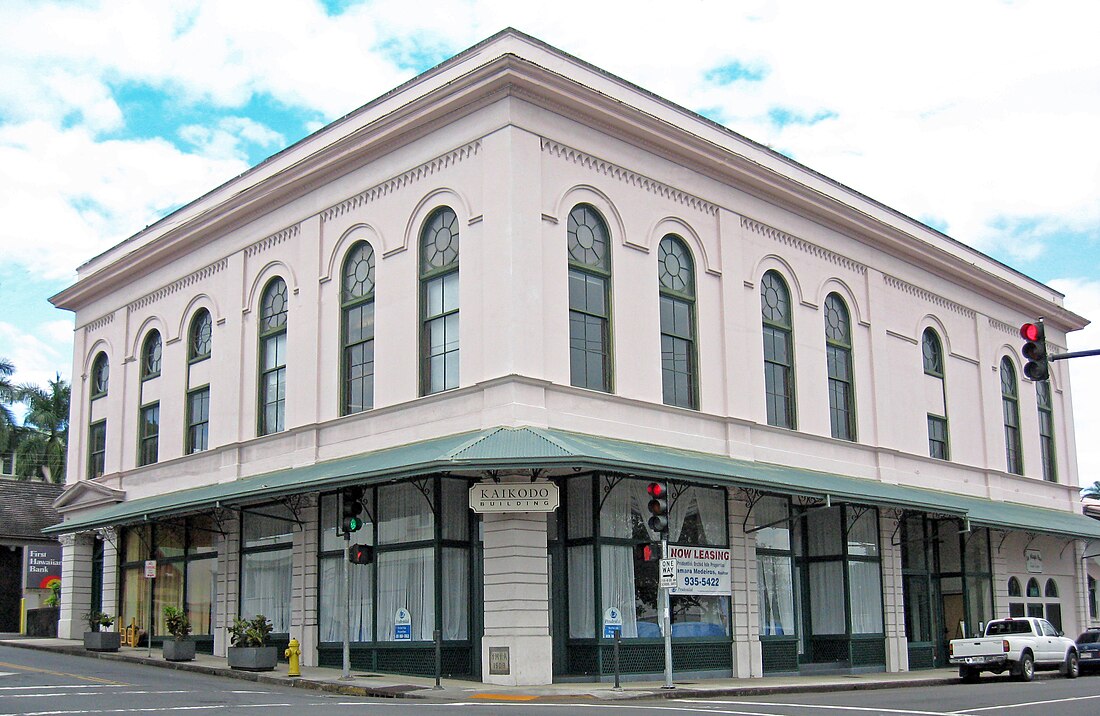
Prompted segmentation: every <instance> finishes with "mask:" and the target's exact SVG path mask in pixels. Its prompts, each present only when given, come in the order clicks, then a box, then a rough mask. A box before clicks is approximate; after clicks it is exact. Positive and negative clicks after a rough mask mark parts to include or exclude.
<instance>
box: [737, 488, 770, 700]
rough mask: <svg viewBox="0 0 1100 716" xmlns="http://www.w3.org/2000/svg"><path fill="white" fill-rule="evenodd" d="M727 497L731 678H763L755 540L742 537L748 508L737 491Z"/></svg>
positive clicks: (751, 537) (745, 535) (749, 537)
mask: <svg viewBox="0 0 1100 716" xmlns="http://www.w3.org/2000/svg"><path fill="white" fill-rule="evenodd" d="M728 494H729V499H728V503H729V520H730V521H729V535H730V559H731V560H732V562H733V564H732V567H731V573H730V579H731V582H732V586H733V595H732V596H731V597H730V610H731V612H732V614H731V618H732V624H731V625H730V626H731V628H732V630H733V676H734V678H736V679H747V678H749V677H752V676H763V675H764V661H763V656H762V654H761V651H760V607H759V595H758V593H757V589H758V587H757V580H756V538H755V537H753V535H751V534H745V528H744V524H745V518H746V517H747V516H748V514H749V507H748V505H746V504H745V503H744V502H743V501H741V500H740V499H738V498H737V492H736V491H730V492H728Z"/></svg>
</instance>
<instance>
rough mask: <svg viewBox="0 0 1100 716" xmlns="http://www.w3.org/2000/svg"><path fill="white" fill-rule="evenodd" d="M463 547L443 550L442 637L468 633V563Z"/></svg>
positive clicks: (453, 638)
mask: <svg viewBox="0 0 1100 716" xmlns="http://www.w3.org/2000/svg"><path fill="white" fill-rule="evenodd" d="M469 562H470V560H469V555H468V553H467V551H466V550H464V549H444V550H443V587H444V588H443V638H444V639H448V640H455V639H468V638H469V634H470V606H469V605H470V564H469Z"/></svg>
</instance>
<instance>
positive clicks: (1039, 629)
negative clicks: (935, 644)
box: [949, 617, 1080, 683]
mask: <svg viewBox="0 0 1100 716" xmlns="http://www.w3.org/2000/svg"><path fill="white" fill-rule="evenodd" d="M949 653H950V661H951V663H952V664H957V665H958V667H959V677H960V678H962V680H963V681H965V682H966V683H974V682H976V681H977V680H978V678H979V676H980V675H981V673H982V672H983V671H992V672H993V673H994V674H1000V673H1002V672H1004V671H1006V670H1007V671H1010V672H1011V673H1012V675H1013V676H1015V677H1016V678H1018V679H1020V680H1021V681H1031V679H1032V677H1034V676H1035V670H1036V669H1061V670H1062V673H1063V674H1064V675H1065V676H1066V677H1067V678H1070V679H1075V678H1077V674H1078V673H1079V672H1080V662H1079V661H1078V655H1077V643H1076V642H1075V641H1074V640H1073V639H1070V638H1068V637H1065V636H1063V635H1062V632H1060V631H1058V630H1057V629H1055V628H1054V626H1053V625H1052V624H1051V623H1050V622H1048V621H1047V620H1046V619H1036V618H1034V617H1020V618H1018V619H1012V618H1009V619H994V620H993V621H991V622H989V624H986V627H985V636H984V637H972V638H970V639H952V640H951V643H950V645H949Z"/></svg>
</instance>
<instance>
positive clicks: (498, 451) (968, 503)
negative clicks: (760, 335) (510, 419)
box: [46, 427, 1100, 539]
mask: <svg viewBox="0 0 1100 716" xmlns="http://www.w3.org/2000/svg"><path fill="white" fill-rule="evenodd" d="M575 469H581V470H601V471H608V472H615V473H619V474H631V475H637V476H639V477H645V478H656V479H677V480H687V481H690V482H696V483H701V484H709V485H715V486H727V487H741V488H745V489H750V490H757V491H761V492H769V493H775V494H782V495H799V496H804V497H810V498H816V499H820V500H828V501H834V502H847V503H856V504H863V505H874V506H882V507H893V508H897V509H900V510H913V511H918V512H927V513H932V514H938V515H947V516H954V517H958V518H961V519H964V520H967V521H968V522H969V523H970V524H971V525H972V526H985V527H994V528H998V529H1011V530H1022V531H1027V532H1035V533H1043V534H1054V535H1060V536H1066V537H1081V538H1085V539H1100V521H1097V520H1093V519H1091V518H1089V517H1086V516H1085V515H1084V514H1079V513H1074V512H1069V511H1059V510H1051V509H1046V508H1040V507H1032V506H1029V505H1024V504H1018V503H1007V502H998V501H994V500H989V499H983V498H978V497H967V496H963V495H958V494H955V493H949V492H941V491H938V490H926V489H922V488H917V487H906V486H904V485H894V484H890V483H885V482H880V481H878V480H869V479H865V478H857V477H845V476H841V475H834V474H831V473H825V472H817V471H814V470H808V469H804V468H797V467H788V466H782V465H773V464H767V463H760V462H753V461H748V460H738V459H734V458H730V457H725V456H721V455H714V454H710V453H701V452H694V451H690V450H679V449H675V448H669V447H662V446H657V445H649V444H643V443H637V442H631V441H627V440H616V439H612V438H604V437H599V436H594V435H582V434H579V433H572V432H567V431H564V430H555V429H547V428H533V427H518V428H508V427H498V428H490V429H487V430H481V431H477V432H473V433H462V434H458V435H449V436H446V437H442V438H434V439H431V440H425V441H422V442H419V443H414V444H411V445H402V446H399V447H393V448H387V449H384V450H377V451H374V452H371V453H365V454H363V455H358V456H355V457H351V458H343V459H340V460H331V461H328V462H324V463H318V464H316V465H310V466H307V467H299V468H291V469H287V470H280V471H276V472H271V473H267V474H263V475H257V476H254V477H248V478H243V479H240V480H235V481H232V482H225V483H218V484H214V485H206V486H203V487H196V488H192V489H189V490H181V491H178V492H171V493H165V494H160V495H156V496H152V497H145V498H141V499H137V500H128V501H122V502H118V503H117V504H114V505H110V506H106V507H99V508H98V509H94V510H89V511H86V512H84V513H83V514H80V515H79V516H74V517H73V518H71V519H68V520H66V521H65V522H64V523H62V524H59V525H55V526H53V527H50V528H49V529H48V530H46V531H47V532H48V533H65V532H76V531H80V530H86V529H92V528H95V527H101V526H107V525H122V524H127V523H136V522H142V521H146V520H155V519H157V518H160V517H167V516H170V515H180V514H185V513H188V512H191V513H194V512H200V511H203V510H209V509H213V508H214V507H216V506H225V507H236V506H240V505H244V504H248V503H256V502H261V501H264V500H269V499H274V498H278V497H284V496H288V495H293V494H298V493H303V492H313V491H317V490H331V489H336V488H339V487H342V486H347V485H353V484H357V485H362V484H375V483H381V482H389V481H392V480H394V479H400V478H405V477H413V476H416V475H425V474H431V473H439V472H450V473H465V474H470V475H479V474H485V473H486V472H487V471H501V472H505V473H506V472H508V471H510V470H542V471H546V470H559V471H560V470H568V471H570V472H572V471H573V470H575ZM74 487H75V486H74Z"/></svg>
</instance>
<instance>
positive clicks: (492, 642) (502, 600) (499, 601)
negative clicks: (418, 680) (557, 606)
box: [481, 512, 553, 686]
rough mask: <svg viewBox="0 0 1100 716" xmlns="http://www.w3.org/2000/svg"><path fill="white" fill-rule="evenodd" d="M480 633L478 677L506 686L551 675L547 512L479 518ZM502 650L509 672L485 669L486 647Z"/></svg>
mask: <svg viewBox="0 0 1100 716" xmlns="http://www.w3.org/2000/svg"><path fill="white" fill-rule="evenodd" d="M483 526H484V555H485V562H484V572H485V635H484V637H483V638H482V641H481V673H482V680H483V681H484V682H485V683H489V684H502V685H508V686H518V685H537V684H549V683H551V681H552V680H553V666H552V664H553V651H552V648H551V641H550V591H549V580H548V575H547V552H546V515H545V513H541V512H513V513H504V514H487V515H485V517H484V525H483ZM490 649H494V650H496V649H507V650H508V664H509V673H507V674H490V673H489V650H490Z"/></svg>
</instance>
